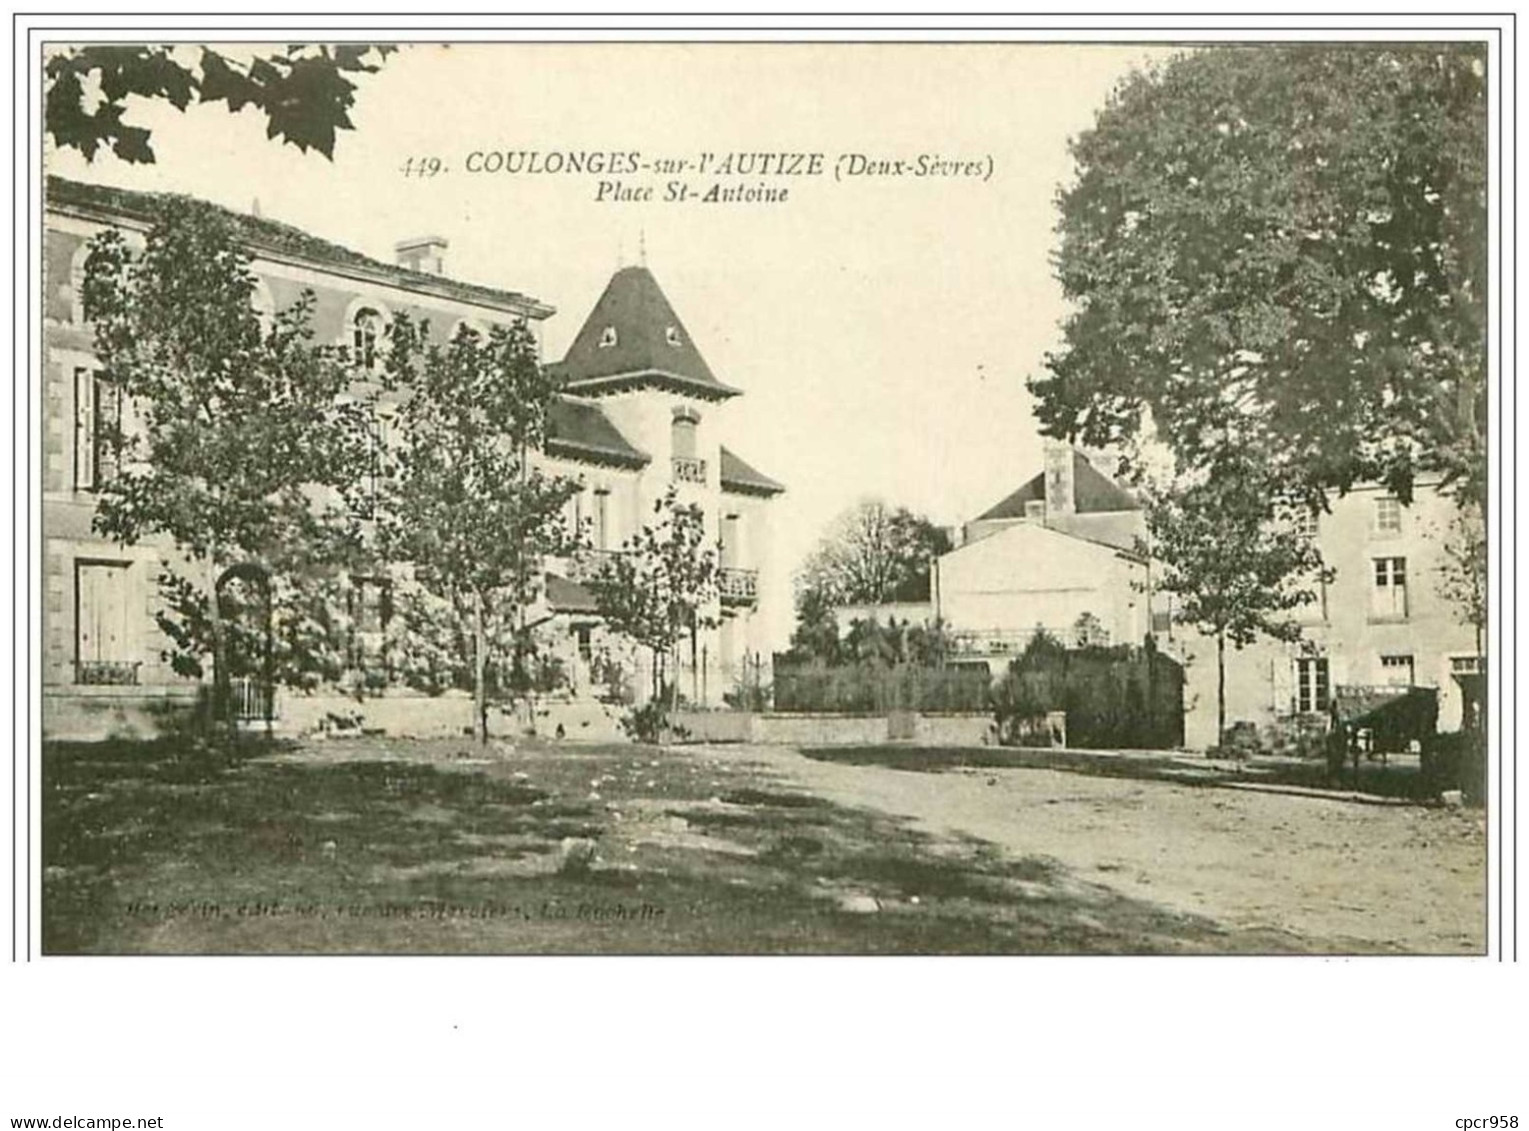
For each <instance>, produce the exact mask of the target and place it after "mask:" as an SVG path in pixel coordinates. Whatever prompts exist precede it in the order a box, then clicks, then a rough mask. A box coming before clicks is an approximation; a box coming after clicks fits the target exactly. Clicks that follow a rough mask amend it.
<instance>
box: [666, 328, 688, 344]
mask: <svg viewBox="0 0 1529 1131" xmlns="http://www.w3.org/2000/svg"><path fill="white" fill-rule="evenodd" d="M664 341H666V342H668V343H669V344H670V345H671V346H673V347H674V348H675V349H679V348H680V346H682V345H684V344H685V340H684V339H683V338H681V337H680V329H679V327H678V326H670V327H669V328H668V329H666V330H665V331H664Z"/></svg>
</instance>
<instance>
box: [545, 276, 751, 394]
mask: <svg viewBox="0 0 1529 1131" xmlns="http://www.w3.org/2000/svg"><path fill="white" fill-rule="evenodd" d="M557 372H558V373H559V375H560V376H561V377H562V378H563V381H564V386H563V387H564V388H565V389H566V390H567V391H568V392H570V393H595V392H605V391H613V390H615V389H618V388H631V387H638V386H642V385H659V386H664V387H670V388H676V389H679V390H680V391H682V392H686V393H689V394H691V395H692V396H697V397H701V398H703V399H706V400H722V399H723V398H725V397H732V396H737V395H738V390H737V389H734V388H730V387H729V386H727V385H724V384H723V383H722V382H721V381H718V380H717V378H716V376H715V375H714V374H713V373H712V371H711V367H710V366H709V365H707V364H706V359H705V358H704V357H702V356H701V351H700V350H698V349H697V348H696V345H695V343H694V342H693V341H691V339H690V333H689V332H688V331H687V330H686V329H685V325H684V323H683V322H681V321H680V318H679V315H678V314H676V313H675V312H674V307H672V306H670V305H669V300H668V299H667V298H665V297H664V292H663V290H662V288H660V287H659V285H658V280H657V279H655V278H654V277H653V273H652V272H651V271H649V270H648V269H647V268H646V267H623V268H622V269H621V270H619V271H617V272H616V274H615V275H613V276H612V277H611V281H610V282H609V283H608V284H606V287H605V293H604V294H602V295H601V296H600V300H599V301H598V302H597V303H595V308H594V310H592V311H590V314H589V317H588V318H586V319H585V320H584V326H583V328H582V329H581V330H580V331H579V333H578V336H577V337H575V338H574V340H573V344H572V345H571V346H569V347H568V354H567V356H566V357H564V358H563V361H562V363H561V364H560V365H559V366H558V367H557Z"/></svg>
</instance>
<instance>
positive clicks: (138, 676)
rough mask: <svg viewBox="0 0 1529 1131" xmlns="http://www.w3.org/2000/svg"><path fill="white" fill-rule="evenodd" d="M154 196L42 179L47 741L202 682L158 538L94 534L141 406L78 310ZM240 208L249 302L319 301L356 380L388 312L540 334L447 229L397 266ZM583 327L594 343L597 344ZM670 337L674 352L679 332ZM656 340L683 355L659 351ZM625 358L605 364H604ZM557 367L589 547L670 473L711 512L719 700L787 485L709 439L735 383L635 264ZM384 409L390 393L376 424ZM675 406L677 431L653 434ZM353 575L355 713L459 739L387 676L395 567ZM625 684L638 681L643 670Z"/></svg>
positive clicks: (614, 541) (546, 614)
mask: <svg viewBox="0 0 1529 1131" xmlns="http://www.w3.org/2000/svg"><path fill="white" fill-rule="evenodd" d="M154 206H155V200H154V198H153V196H152V195H151V194H146V193H138V192H130V191H125V190H119V189H114V188H107V187H103V186H96V185H86V184H81V183H77V182H71V181H66V180H62V179H59V178H49V179H48V182H47V189H46V196H45V202H44V208H45V225H44V246H43V302H42V307H43V311H42V313H43V324H44V342H43V347H44V348H43V358H42V375H41V394H42V402H41V403H42V428H43V460H42V504H43V505H42V524H43V560H42V562H41V575H42V586H43V608H42V659H43V666H42V676H43V727H44V732H45V734H47V735H48V736H49V737H76V738H99V737H105V736H107V735H109V734H115V733H149V732H152V731H153V730H155V729H156V728H157V727H158V726H159V725H160V723H161V722H162V718H163V716H164V714H165V713H166V712H172V711H174V710H176V709H177V708H179V707H183V706H185V705H186V704H188V703H189V702H190V701H192V700H194V698H195V696H196V695H197V691H198V688H197V684H196V683H195V682H194V681H191V680H187V679H184V678H182V677H180V676H178V675H176V674H175V673H174V672H173V671H171V670H170V667H169V665H168V663H167V661H166V659H165V656H164V653H165V651H166V648H167V645H168V642H167V641H166V640H165V638H164V637H163V635H162V633H161V631H160V629H159V628H158V626H157V624H156V622H155V613H156V612H157V611H158V608H159V594H158V586H157V576H158V573H159V570H160V566H161V564H162V563H164V562H167V561H169V560H171V559H172V557H173V553H174V551H173V547H171V546H169V545H168V544H166V543H164V542H163V541H160V540H154V539H150V540H146V541H144V542H142V543H140V544H134V545H129V546H123V545H119V544H116V543H113V542H110V541H107V540H105V539H103V538H102V537H100V536H99V535H97V534H96V533H95V532H94V531H93V530H92V516H93V514H94V512H95V504H96V492H97V491H98V490H99V488H100V486H101V485H102V483H103V482H104V481H105V477H106V476H108V475H110V474H111V460H110V459H109V458H108V453H107V452H106V451H105V450H104V448H103V445H102V441H101V437H102V434H103V432H104V431H107V429H106V425H105V421H107V419H108V418H110V419H111V420H112V421H113V422H117V421H120V422H121V426H122V427H124V428H127V427H130V421H129V419H128V416H129V415H130V411H131V410H130V406H124V405H121V404H120V403H118V401H117V400H116V398H114V397H113V396H112V394H111V390H110V389H108V388H106V387H104V386H103V385H102V383H101V382H99V381H98V380H97V379H96V378H95V376H94V371H95V369H96V361H95V358H94V357H93V355H92V335H91V329H90V327H89V325H88V324H87V323H86V321H85V318H84V313H83V309H82V303H81V281H82V278H83V272H84V263H85V258H86V256H87V254H88V252H89V246H88V244H89V240H90V238H91V237H92V236H93V235H95V234H96V233H98V232H100V231H103V230H105V229H107V228H115V229H118V230H120V231H122V232H123V233H124V234H125V235H126V237H127V239H128V241H129V243H130V245H131V244H132V243H133V242H134V241H135V240H136V241H139V242H141V239H142V235H143V233H144V232H146V231H147V230H148V228H149V227H150V225H151V223H152V216H153V214H154ZM230 217H231V218H232V220H233V221H234V223H235V224H236V227H237V230H238V232H239V234H240V238H241V239H242V241H243V242H244V244H245V246H246V248H247V250H248V251H249V253H250V254H251V256H252V257H253V269H254V272H255V274H256V276H257V279H258V283H257V288H256V294H255V297H254V301H255V303H256V306H257V310H259V311H260V312H262V313H265V314H271V313H274V312H275V311H277V310H280V309H283V308H285V307H287V306H289V305H290V304H291V303H293V302H294V301H296V300H297V299H298V298H299V296H300V295H301V294H303V293H304V292H305V291H306V292H309V293H311V294H312V296H313V311H312V326H313V329H314V332H315V340H316V341H317V342H319V343H333V344H335V345H343V346H347V347H349V348H350V349H351V351H352V355H351V356H352V358H353V360H354V362H355V364H356V367H357V372H356V380H357V384H358V386H364V385H365V384H366V383H367V382H368V380H369V377H370V371H371V370H374V369H375V368H377V367H378V366H380V364H381V358H380V350H381V349H383V348H385V347H384V343H385V335H386V328H387V324H388V321H389V320H390V319H391V318H392V317H394V316H395V315H396V314H400V313H402V314H407V315H408V316H409V317H410V318H412V319H415V320H419V321H426V322H428V323H429V325H430V329H431V334H432V336H433V337H434V338H435V339H436V340H439V341H444V340H448V339H449V338H450V336H451V335H453V334H454V333H455V332H456V330H457V328H458V327H459V326H461V325H463V324H466V325H468V326H471V327H473V328H474V329H478V330H480V331H486V330H487V329H489V328H491V327H492V326H494V325H510V324H517V323H518V324H524V325H527V326H529V327H530V328H531V329H532V330H533V333H534V334H535V337H536V340H537V342H538V346H540V342H541V338H542V335H541V328H542V324H543V323H544V322H545V320H546V319H548V318H549V317H551V316H552V314H553V313H554V310H553V308H552V307H551V306H549V305H547V304H546V303H544V302H541V301H539V300H537V299H534V298H531V297H529V296H526V295H523V294H519V293H517V292H513V291H507V290H500V289H496V288H491V287H486V286H481V285H477V284H472V283H465V282H461V281H457V280H454V279H451V278H450V277H448V276H447V275H446V274H445V273H444V272H445V253H446V250H447V245H446V241H445V240H442V239H440V238H438V237H423V238H417V239H410V240H405V241H402V242H400V243H399V244H398V245H397V257H398V258H397V262H395V263H391V264H389V263H383V262H381V261H378V260H374V259H371V258H369V257H367V256H363V255H360V254H358V253H356V252H353V251H350V250H348V249H346V248H343V247H339V246H337V245H335V244H332V243H329V242H328V241H325V240H322V239H319V238H317V237H315V236H312V235H310V234H309V233H306V232H303V231H301V230H299V229H296V228H293V227H291V226H289V225H285V224H280V223H276V222H274V221H271V220H268V219H264V218H261V217H259V216H250V215H243V214H237V213H230ZM612 304H614V305H612ZM597 321H598V322H599V325H598V326H597V327H595V329H593V330H592V329H591V326H594V324H595V323H596V322H597ZM607 328H609V329H610V331H611V332H612V333H614V334H615V335H617V340H618V341H619V340H620V339H621V337H622V335H624V336H625V341H626V345H625V348H622V349H619V350H617V349H614V348H613V347H612V346H610V345H602V344H601V342H602V341H603V340H604V339H605V337H606V336H607ZM591 334H593V335H594V338H593V340H592V342H590V341H586V340H585V339H586V338H587V337H589V335H591ZM654 334H656V335H657V337H656V338H655V337H654V336H653V335H654ZM675 338H678V339H679V340H680V341H681V342H682V343H683V348H681V347H676V346H675V345H674V344H673V340H674V339H675ZM660 346H662V347H664V348H666V349H668V350H670V351H671V353H672V354H673V355H674V356H669V355H663V354H662V353H661V351H660V350H659V347H660ZM644 351H648V352H644ZM591 358H593V359H594V360H593V361H591V360H590V359H591ZM615 359H619V363H618V364H617V365H616V366H615V368H614V369H613V368H611V366H610V365H609V364H607V363H608V362H610V361H612V360H615ZM665 363H670V364H667V365H666V364H665ZM562 368H563V371H564V372H565V373H566V374H567V381H568V389H567V392H566V393H565V394H564V395H563V396H561V397H560V398H559V400H558V401H557V403H556V404H555V405H554V408H553V412H552V419H551V421H550V422H549V439H548V443H547V445H546V450H545V452H544V453H543V458H544V460H545V462H546V464H547V466H548V469H549V470H553V471H558V472H562V473H565V474H571V475H574V476H576V477H579V478H581V479H583V480H584V482H585V490H584V492H583V494H582V495H581V496H579V498H577V499H575V500H574V501H573V503H572V504H571V505H572V507H573V508H575V509H576V511H577V515H576V517H577V519H578V520H579V521H580V523H581V525H582V526H583V527H584V529H585V530H586V531H588V532H590V534H591V536H592V538H593V539H594V542H595V546H596V548H597V550H615V549H617V548H619V547H620V545H621V543H622V542H623V541H624V540H625V539H626V538H627V537H629V536H630V535H631V534H632V533H633V532H635V531H636V530H637V529H638V528H639V527H640V525H641V523H642V522H643V521H644V520H645V518H646V516H647V515H649V514H650V513H651V503H652V501H653V500H654V499H655V498H657V497H659V496H660V495H661V494H662V492H663V490H664V488H665V487H666V486H667V485H668V484H669V483H670V482H671V481H677V482H679V483H680V484H681V486H682V490H683V491H684V492H685V495H686V497H687V498H689V499H694V500H695V501H698V502H701V503H702V505H703V508H704V510H705V512H706V514H707V516H708V523H709V530H711V531H712V532H713V533H714V535H715V537H716V538H717V540H718V542H719V553H720V554H721V557H722V560H723V562H724V564H725V565H726V566H727V567H728V568H727V570H725V571H724V573H723V578H722V599H721V602H720V606H721V608H720V612H721V614H722V615H721V616H720V617H719V619H720V620H722V623H723V628H722V629H720V630H718V631H717V632H716V633H715V634H714V637H713V638H712V639H708V640H707V641H705V646H706V651H705V654H704V655H705V659H704V661H703V662H702V664H701V666H700V667H699V669H698V670H697V672H696V675H697V676H698V677H700V678H701V679H704V681H705V682H706V684H707V694H708V695H711V694H712V691H713V687H714V689H715V695H714V696H713V697H714V698H716V699H718V700H720V698H721V696H722V694H723V690H724V685H723V681H724V680H725V678H726V673H728V672H729V671H730V670H731V669H732V668H734V667H738V668H741V667H743V666H745V665H743V663H742V661H741V660H740V659H739V657H742V656H745V655H747V654H748V650H749V649H750V648H751V647H757V645H755V644H754V641H753V636H752V635H751V633H752V631H753V626H754V624H755V623H757V611H758V610H757V606H758V599H757V593H758V584H757V583H758V575H757V572H756V571H755V569H756V567H755V566H754V565H753V562H754V561H756V560H757V559H756V558H755V557H754V556H752V555H754V554H755V553H756V552H757V551H758V550H759V549H760V548H761V547H763V546H767V544H768V542H767V539H768V527H767V518H766V511H767V504H768V501H769V499H771V498H772V497H774V496H775V495H777V494H779V493H780V491H781V490H782V488H781V486H780V485H779V484H777V483H775V482H774V481H773V480H771V479H769V478H768V477H766V476H763V475H761V474H760V473H758V472H756V471H755V470H754V469H752V468H751V467H749V466H748V465H747V464H746V463H744V462H743V461H742V460H741V459H739V458H738V457H737V456H735V455H733V453H731V452H730V451H728V450H727V449H725V448H723V447H722V446H721V444H720V440H719V439H718V438H717V416H718V413H717V412H716V411H715V410H716V409H718V408H719V407H720V406H721V405H722V404H723V403H724V402H726V401H728V400H730V399H732V398H734V397H736V396H737V390H734V389H731V388H728V387H726V386H724V385H722V384H721V383H720V382H718V381H716V379H715V378H714V377H710V370H709V369H707V368H706V367H705V362H704V361H703V360H701V359H700V354H699V351H697V350H696V349H695V347H694V346H693V345H692V344H690V343H689V338H688V335H685V334H684V331H683V327H682V326H681V325H680V323H679V320H678V319H677V318H676V317H674V316H673V311H672V310H671V309H669V307H668V304H667V301H666V300H664V299H663V296H662V292H661V291H659V290H658V286H657V283H656V281H654V280H653V279H652V276H651V274H650V273H648V272H647V271H646V270H645V269H642V268H633V269H628V270H627V271H625V272H622V273H619V274H618V275H617V277H616V279H613V280H612V282H611V285H610V287H608V288H607V292H606V298H604V299H602V301H601V304H597V306H596V310H595V313H594V314H592V315H591V320H590V324H589V325H586V327H585V330H584V331H583V332H582V333H581V335H580V337H579V338H578V339H577V340H576V341H575V344H574V346H573V348H572V349H570V351H569V356H568V358H567V359H566V360H565V361H564V363H563V366H562ZM707 378H709V380H707ZM387 412H388V406H387V405H386V404H383V405H382V406H381V408H380V410H379V413H380V421H379V428H380V429H381V430H382V431H383V432H384V433H385V430H386V423H387ZM666 418H667V420H668V422H669V427H668V429H667V430H665V428H663V427H661V423H662V422H663V421H664V420H665V419H666ZM586 520H587V521H586ZM581 564H582V563H576V562H562V563H558V562H554V563H551V567H552V572H550V573H549V576H548V583H547V587H546V589H547V591H546V595H545V598H544V601H543V605H544V606H545V607H544V608H543V610H542V614H543V619H545V620H546V621H547V626H548V631H549V632H550V637H549V645H550V647H552V648H553V649H554V650H556V651H557V652H559V653H561V654H565V655H567V656H568V658H569V663H568V669H569V671H570V680H569V682H570V683H571V684H572V689H573V690H575V691H584V692H588V693H592V692H593V690H594V688H593V685H592V681H591V678H590V670H589V669H590V667H591V661H592V658H593V654H592V648H593V640H592V636H593V634H594V632H595V631H596V630H597V629H598V617H597V616H595V615H594V610H593V608H592V599H591V598H590V596H589V594H588V591H587V590H585V589H584V588H583V587H582V586H581V585H579V584H578V581H577V576H576V574H577V570H578V568H579V567H580V565H581ZM353 582H354V587H355V592H354V594H353V595H352V598H351V600H352V602H353V610H355V611H356V612H357V614H358V615H357V616H356V618H355V619H356V622H357V632H358V635H359V636H360V637H361V638H362V642H363V644H364V643H366V642H367V641H368V640H372V639H375V640H376V641H377V642H379V646H378V647H377V648H370V647H358V648H355V649H353V650H352V654H353V655H354V657H355V661H354V662H356V663H357V664H379V665H382V667H383V673H382V679H381V685H382V686H381V687H380V689H379V690H380V694H378V695H376V696H375V697H373V698H371V699H369V700H367V701H366V702H364V703H362V704H360V706H359V711H360V713H361V714H362V715H363V716H364V717H365V721H366V722H368V723H370V724H372V725H376V726H380V727H382V728H383V729H389V730H394V731H400V732H401V731H405V730H408V729H409V728H410V726H411V724H418V723H420V720H426V719H430V720H434V721H433V722H430V723H428V724H421V725H429V726H435V727H437V728H438V729H440V730H442V731H443V732H446V733H456V732H458V731H459V730H460V725H459V724H460V723H461V722H463V721H470V717H469V713H468V712H467V710H466V707H465V704H462V703H460V702H456V701H453V702H452V703H450V704H448V705H446V706H445V707H443V708H442V709H440V710H434V709H432V710H424V709H423V708H424V705H423V704H421V703H419V702H417V701H415V700H417V698H418V697H417V696H416V695H414V694H412V693H410V692H407V691H406V690H405V689H403V688H402V687H397V686H389V685H388V681H387V678H386V670H385V663H386V661H385V656H383V655H382V654H381V653H382V651H383V649H382V647H381V645H380V642H381V641H383V640H385V639H386V636H387V627H388V626H387V624H386V620H387V617H388V615H389V613H388V610H389V602H388V601H387V600H386V596H385V589H386V585H387V582H386V579H385V578H377V577H367V578H359V577H358V578H355V579H353ZM699 682H700V679H698V684H699ZM632 683H633V686H634V687H637V688H640V687H642V686H643V682H642V681H641V679H633V680H632ZM270 709H271V710H272V711H273V713H274V714H275V716H276V717H275V720H274V721H275V723H276V724H277V726H278V727H279V728H281V729H289V730H303V729H306V728H308V727H310V726H312V725H315V724H316V722H317V721H318V720H321V719H323V718H325V717H326V716H327V715H330V714H332V713H333V712H334V711H336V710H337V709H338V710H344V711H346V712H348V713H351V712H355V711H356V710H357V709H358V705H357V704H356V702H355V700H353V699H351V700H347V699H345V698H344V697H343V696H342V695H341V694H340V693H339V691H338V690H335V691H334V692H333V693H332V694H331V693H329V692H326V691H322V690H321V691H319V692H317V693H314V694H312V695H299V694H283V693H278V695H277V697H276V701H275V703H274V704H272V705H271V708H270ZM459 716H460V717H459Z"/></svg>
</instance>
